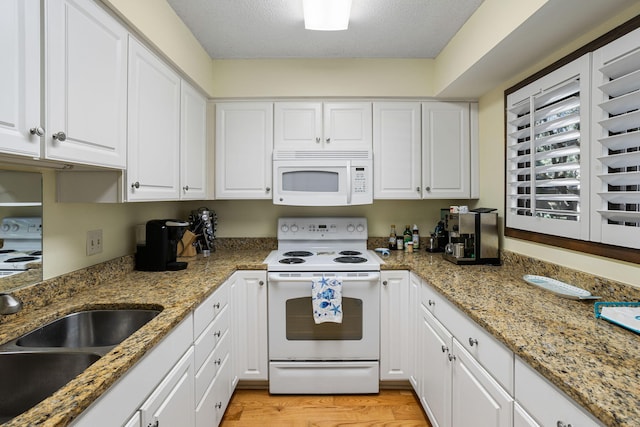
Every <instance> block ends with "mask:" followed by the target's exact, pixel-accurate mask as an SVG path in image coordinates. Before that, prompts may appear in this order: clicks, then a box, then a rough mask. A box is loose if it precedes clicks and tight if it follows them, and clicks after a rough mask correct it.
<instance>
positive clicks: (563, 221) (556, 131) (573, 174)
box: [505, 15, 640, 264]
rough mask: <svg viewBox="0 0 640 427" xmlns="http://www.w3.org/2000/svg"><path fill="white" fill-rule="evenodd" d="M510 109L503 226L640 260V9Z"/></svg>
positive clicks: (508, 102) (536, 79)
mask: <svg viewBox="0 0 640 427" xmlns="http://www.w3.org/2000/svg"><path fill="white" fill-rule="evenodd" d="M505 108H506V111H505V117H506V122H505V123H506V125H505V126H506V132H505V133H506V150H505V162H506V170H505V189H506V192H505V235H506V236H509V237H516V238H520V239H525V240H531V241H535V242H540V243H545V244H549V245H554V246H559V247H564V248H569V249H572V250H576V251H581V252H586V253H591V254H596V255H602V256H606V257H611V258H616V259H620V260H625V261H630V262H634V263H637V264H640V15H638V16H636V17H634V18H632V19H630V20H629V21H627V22H626V23H624V24H622V25H621V26H619V27H618V28H615V29H613V30H611V31H610V32H609V33H607V34H605V35H603V36H602V37H599V38H598V39H596V40H594V41H593V42H591V43H589V44H587V45H585V46H583V47H582V48H580V49H578V50H576V51H575V52H573V53H571V54H569V55H567V57H565V58H563V59H561V60H559V61H558V62H556V63H554V64H552V65H550V66H548V67H547V68H545V69H543V70H541V71H539V72H538V73H536V74H534V75H533V76H531V77H529V78H527V79H525V80H524V81H523V82H521V83H518V84H517V85H515V86H514V87H512V88H509V89H507V90H506V91H505Z"/></svg>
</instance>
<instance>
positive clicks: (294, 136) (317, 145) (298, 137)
mask: <svg viewBox="0 0 640 427" xmlns="http://www.w3.org/2000/svg"><path fill="white" fill-rule="evenodd" d="M273 116H274V129H273V132H274V146H275V147H276V149H278V150H319V149H321V148H322V103H320V102H276V103H275V105H274V112H273Z"/></svg>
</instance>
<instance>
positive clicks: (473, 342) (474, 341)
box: [469, 338, 478, 347]
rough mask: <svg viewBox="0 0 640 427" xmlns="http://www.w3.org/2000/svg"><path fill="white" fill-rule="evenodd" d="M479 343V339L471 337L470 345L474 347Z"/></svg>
mask: <svg viewBox="0 0 640 427" xmlns="http://www.w3.org/2000/svg"><path fill="white" fill-rule="evenodd" d="M474 344H475V345H478V340H477V339H475V338H469V345H470V346H471V347H473V345H474Z"/></svg>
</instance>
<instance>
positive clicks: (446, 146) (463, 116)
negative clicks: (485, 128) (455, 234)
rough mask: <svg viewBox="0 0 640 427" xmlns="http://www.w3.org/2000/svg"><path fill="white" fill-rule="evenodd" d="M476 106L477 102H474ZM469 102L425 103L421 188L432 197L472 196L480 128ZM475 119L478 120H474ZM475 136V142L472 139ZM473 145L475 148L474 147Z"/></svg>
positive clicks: (474, 195) (473, 193)
mask: <svg viewBox="0 0 640 427" xmlns="http://www.w3.org/2000/svg"><path fill="white" fill-rule="evenodd" d="M473 105H474V106H475V105H476V104H473ZM470 109H471V106H470V104H469V103H466V102H424V103H422V187H423V188H422V190H423V193H422V194H423V197H424V198H430V199H443V198H452V199H456V198H461V199H464V198H473V197H477V194H475V193H476V191H472V176H473V182H474V185H476V184H477V178H476V177H475V175H476V173H475V172H473V171H472V164H473V165H474V166H473V167H474V171H475V170H476V169H477V168H476V167H475V164H477V161H478V160H477V158H474V159H473V162H472V157H476V154H475V146H476V145H477V141H476V135H477V130H475V129H472V122H471V113H470ZM474 122H475V120H474ZM472 138H473V141H472ZM472 147H473V150H472Z"/></svg>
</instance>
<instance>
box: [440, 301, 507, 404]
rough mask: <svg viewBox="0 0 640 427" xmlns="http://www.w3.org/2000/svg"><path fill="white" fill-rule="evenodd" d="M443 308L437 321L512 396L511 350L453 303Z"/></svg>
mask: <svg viewBox="0 0 640 427" xmlns="http://www.w3.org/2000/svg"><path fill="white" fill-rule="evenodd" d="M444 311H445V313H443V314H442V316H441V319H440V321H441V322H442V323H443V324H444V325H446V326H447V328H449V331H450V332H451V333H452V334H453V336H454V337H456V339H457V340H458V341H459V342H460V344H461V345H462V347H464V349H465V350H467V351H468V352H469V353H470V354H471V355H472V356H473V357H474V358H475V359H476V360H477V361H478V362H479V363H480V364H481V365H482V366H483V367H484V368H485V369H486V370H487V371H488V372H489V373H490V374H491V375H492V376H493V377H494V378H495V379H496V380H497V381H498V382H499V383H500V385H502V387H504V388H505V390H507V391H508V392H509V394H511V395H512V396H513V375H514V373H513V360H514V354H513V352H512V351H511V350H509V349H508V348H507V347H505V346H504V344H502V343H501V342H499V341H498V340H497V339H495V338H494V337H493V336H492V335H491V334H490V333H489V332H487V331H485V330H484V329H483V328H482V327H481V326H479V325H478V324H476V323H475V322H474V321H473V320H471V319H470V318H469V317H467V315H465V314H464V313H462V312H461V311H460V310H458V309H457V308H456V307H454V306H453V304H450V303H448V304H447V306H446V309H445V310H444Z"/></svg>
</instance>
